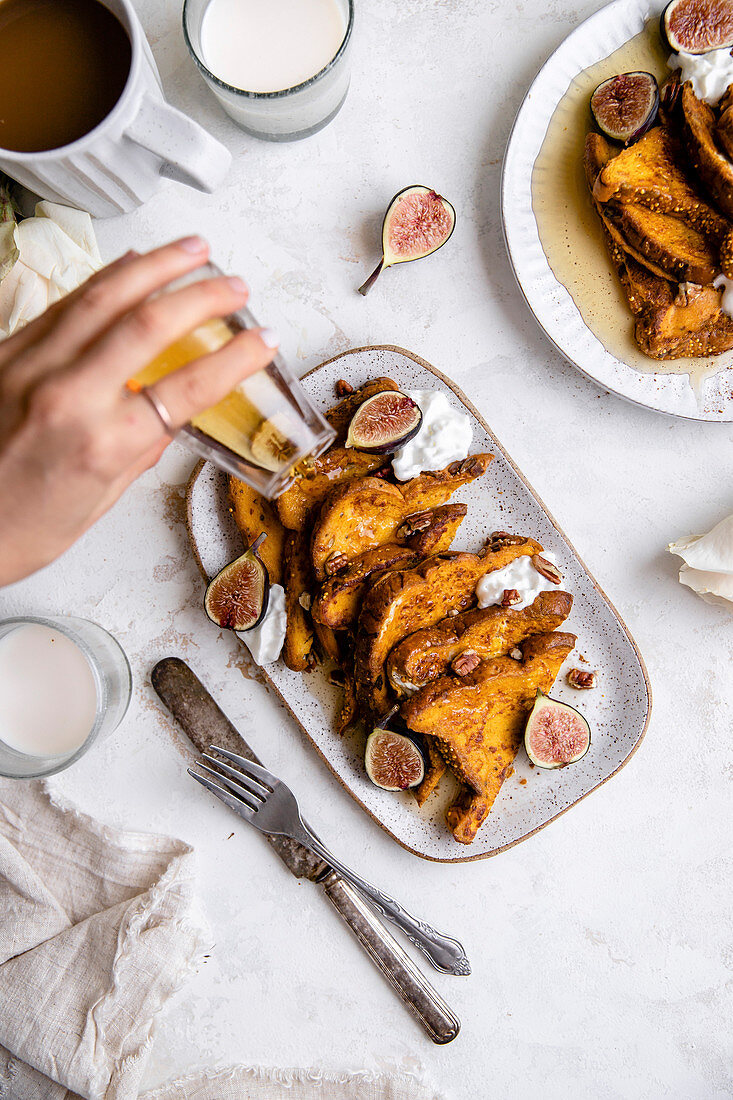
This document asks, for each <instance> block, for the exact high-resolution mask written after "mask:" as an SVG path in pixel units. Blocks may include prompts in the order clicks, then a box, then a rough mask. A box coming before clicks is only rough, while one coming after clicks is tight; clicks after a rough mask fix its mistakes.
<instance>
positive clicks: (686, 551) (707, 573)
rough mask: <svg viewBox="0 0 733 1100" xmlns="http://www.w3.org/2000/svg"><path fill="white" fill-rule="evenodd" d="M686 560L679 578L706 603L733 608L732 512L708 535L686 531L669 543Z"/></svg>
mask: <svg viewBox="0 0 733 1100" xmlns="http://www.w3.org/2000/svg"><path fill="white" fill-rule="evenodd" d="M667 549H668V550H669V552H670V554H677V555H678V556H679V557H680V558H682V559H683V560H684V563H685V564H684V565H683V566H682V567H681V568H680V582H681V583H682V584H686V585H687V587H688V588H691V589H692V591H693V592H696V593H697V594H698V596H701V597H702V599H703V600H705V601H706V603H714V604H718V605H719V606H720V607H727V608H728V610H729V611H733V515H730V516H726V518H725V519H722V520H721V521H720V523H717V524H716V525H715V527H713V529H712V531H708V533H707V534H706V535H687V537H686V538H682V539H677V541H676V542H671V543H670V544H669V546H668V547H667Z"/></svg>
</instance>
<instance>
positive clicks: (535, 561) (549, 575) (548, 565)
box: [531, 554, 562, 584]
mask: <svg viewBox="0 0 733 1100" xmlns="http://www.w3.org/2000/svg"><path fill="white" fill-rule="evenodd" d="M531 562H532V565H533V566H534V567H535V569H536V570H537V572H538V573H539V574H540V576H542V577H544V578H545V579H546V580H548V581H551V582H552V583H553V584H561V583H562V573H561V572H560V570H559V569H558V568H557V567H556V566H554V565H553V564H552V562H551V561H548V560H547V558H543V557H542V555H541V554H533V555H532V558H531Z"/></svg>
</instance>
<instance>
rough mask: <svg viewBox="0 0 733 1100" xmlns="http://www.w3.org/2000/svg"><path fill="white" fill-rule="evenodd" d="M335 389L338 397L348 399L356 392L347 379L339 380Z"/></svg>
mask: <svg viewBox="0 0 733 1100" xmlns="http://www.w3.org/2000/svg"><path fill="white" fill-rule="evenodd" d="M335 388H336V396H337V397H348V395H349V394H350V393H353V392H354V387H353V386H352V385H351V384H350V383H349V382H347V381H346V379H345V378H339V380H338V382H337V383H336V387H335Z"/></svg>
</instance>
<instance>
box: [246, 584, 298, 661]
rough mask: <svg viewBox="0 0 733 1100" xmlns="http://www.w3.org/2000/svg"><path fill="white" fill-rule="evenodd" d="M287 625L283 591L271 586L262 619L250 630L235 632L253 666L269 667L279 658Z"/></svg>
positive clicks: (281, 588) (278, 585) (276, 585)
mask: <svg viewBox="0 0 733 1100" xmlns="http://www.w3.org/2000/svg"><path fill="white" fill-rule="evenodd" d="M287 625H288V618H287V614H286V612H285V589H284V588H283V587H282V585H281V584H272V585H270V598H269V600H268V603H267V611H266V612H265V617H264V619H263V620H262V622H261V623H260V625H259V626H256V627H254V628H253V629H252V630H242V631H237V637H238V638H241V639H242V641H243V642H244V644H245V645H246V647H247V649H248V650H249V651H250V653H251V654H252V658H253V660H254V662H255V664H257V665H269V664H272V662H273V661H276V660H277V659H278V657H279V656H280V653H281V651H282V647H283V642H284V641H285V628H286V626H287Z"/></svg>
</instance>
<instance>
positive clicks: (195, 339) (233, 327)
mask: <svg viewBox="0 0 733 1100" xmlns="http://www.w3.org/2000/svg"><path fill="white" fill-rule="evenodd" d="M218 275H221V272H220V270H219V269H218V268H217V267H216V266H215V265H214V264H205V265H204V266H203V267H200V268H197V269H196V271H193V272H191V273H190V274H189V275H185V276H184V277H183V278H181V279H177V280H176V281H175V282H173V283H171V284H170V285H169V286H168V287H167V288H166V292H167V291H170V290H176V289H178V288H179V287H181V286H185V285H187V284H189V283H192V282H198V281H199V280H200V279H202V278H214V277H215V276H218ZM256 327H257V322H256V321H255V319H254V317H253V316H252V314H251V313H250V311H249V310H248V309H246V308H244V309H240V310H237V312H236V313H233V314H231V315H230V316H228V317H225V318H222V319H215V320H211V321H207V322H205V324H203V325H199V326H198V328H195V329H193V330H192V331H191V332H189V333H188V335H187V336H184V337H183V338H182V339H180V340H177V341H176V342H175V343H174V344H171V345H170V347H168V348H166V350H165V351H164V352H162V354H161V355H158V356H157V357H156V358H155V359H154V360H153V361H152V362H151V363H148V365H147V366H146V367H144V368H143V369H142V370H141V371H138V373H137V374H135V375H133V377H132V378H131V379H130V380H129V382H128V387H129V388H130V389H132V390H138V389H140V388H141V387H142V386H149V385H152V383H153V382H157V381H158V379H160V378H163V377H164V376H165V375H167V374H170V373H171V372H172V371H175V370H178V369H179V367H183V366H185V365H186V363H190V362H191V361H192V360H193V359H196V358H198V357H199V356H202V355H207V354H209V353H210V352H213V351H216V350H218V349H219V348H221V347H222V346H223V345H224V344H226V343H227V342H228V341H229V340H231V339H232V337H233V336H235V335H236V334H237V333H238V332H241V331H242V330H243V329H249V328H256ZM177 438H178V439H179V440H180V441H181V442H182V443H184V444H185V445H186V446H187V447H189V448H190V449H191V450H192V451H194V452H195V453H196V454H198V455H200V456H201V457H202V458H205V459H208V460H210V461H211V462H213V463H214V464H215V465H216V466H219V467H220V468H221V469H222V470H225V471H226V472H227V473H230V474H233V475H234V477H237V478H239V479H240V480H241V481H246V482H247V484H248V485H251V486H252V487H253V488H255V489H257V491H258V492H260V493H262V495H263V496H265V497H267V498H268V499H269V500H271V499H273V498H274V497H276V496H278V495H279V494H280V493H281V492H282V491H283V490H284V489H285V488H286V487H287V485H288V484H289V483H290V481H291V480H292V477H293V474H294V472H295V470H296V467H298V466H299V465H302V464H303V463H304V461H305V460H306V459H308V458H311V459H312V458H315V457H317V456H318V455H319V454H322V453H323V451H325V450H326V448H327V447H329V446H330V445H331V443H332V442H333V440H334V438H335V432H334V430H333V428H332V427H331V426H330V425H329V424H328V422H327V421H326V420H325V419H324V418H323V417H322V416H321V414H320V413H319V412H318V410H317V409H316V408H315V406H314V405H313V403H312V401H311V400H310V398H309V397H308V395H307V394H306V392H305V390H304V389H303V387H302V386H301V384H300V382H299V381H298V379H297V378H296V377H295V375H294V374H293V373H292V372H291V371H290V369H289V368H288V367H287V365H286V364H285V363H284V362H283V360H282V358H281V356H280V354H279V353H278V354H276V355H275V357H274V358H273V360H272V362H271V363H270V364H269V365H268V366H267V367H265V368H264V369H263V370H259V371H257V372H256V373H255V374H252V375H250V376H249V378H245V379H244V381H242V382H240V383H239V385H238V386H236V387H235V388H234V389H233V390H232V391H231V393H229V394H227V396H226V397H225V398H223V399H222V400H221V401H219V402H218V403H217V404H216V405H213V406H212V407H211V408H210V409H206V411H205V412H203V413H200V414H199V415H198V416H196V417H194V418H193V420H192V421H191V423H190V424H186V425H185V426H184V427H183V428H181V430H180V432H179V433H178V436H177Z"/></svg>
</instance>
